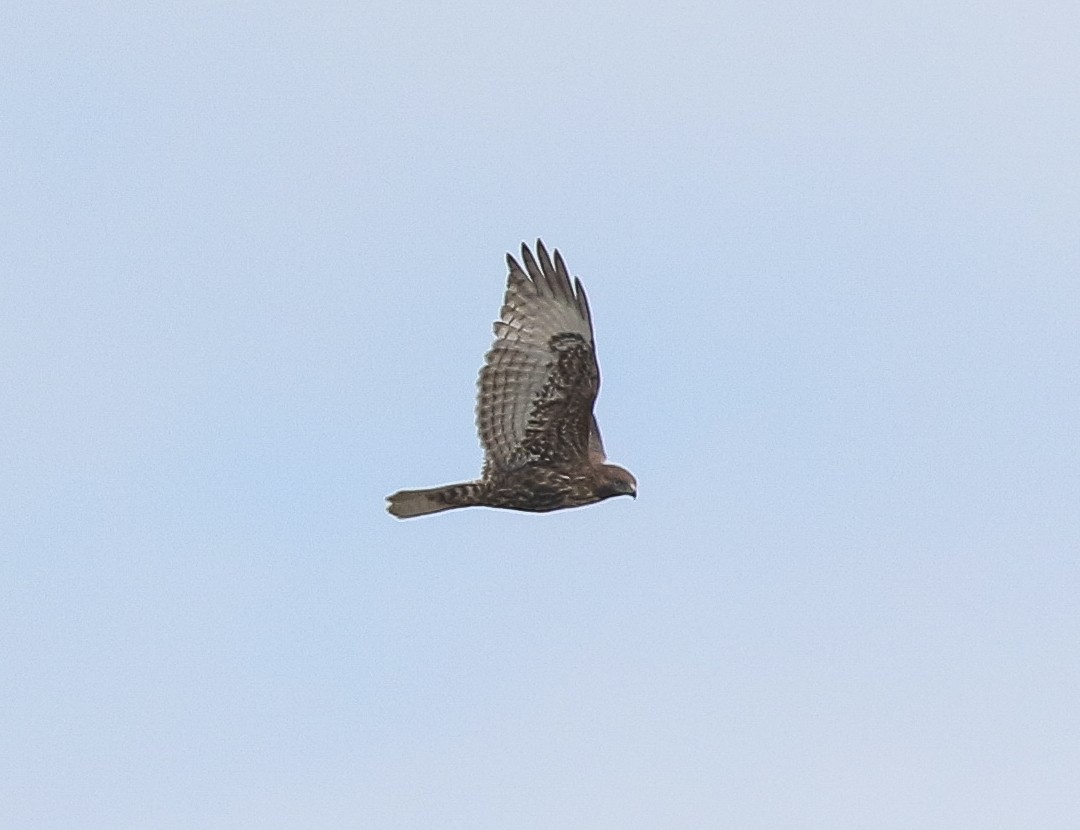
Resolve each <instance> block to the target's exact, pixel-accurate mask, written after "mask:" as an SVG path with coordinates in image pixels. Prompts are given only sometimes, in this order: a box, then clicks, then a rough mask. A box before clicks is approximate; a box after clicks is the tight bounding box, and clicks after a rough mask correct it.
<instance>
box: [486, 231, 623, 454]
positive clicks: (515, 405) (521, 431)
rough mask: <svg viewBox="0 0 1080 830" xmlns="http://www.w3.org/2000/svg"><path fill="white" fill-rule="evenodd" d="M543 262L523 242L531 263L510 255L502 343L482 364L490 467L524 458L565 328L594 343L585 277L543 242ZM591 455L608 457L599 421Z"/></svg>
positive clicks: (499, 328) (499, 327)
mask: <svg viewBox="0 0 1080 830" xmlns="http://www.w3.org/2000/svg"><path fill="white" fill-rule="evenodd" d="M536 253H537V257H538V258H539V263H538V262H537V260H536V259H534V258H533V256H532V254H531V253H530V252H529V249H528V248H527V247H525V246H524V245H523V246H522V259H523V261H524V263H525V269H526V270H523V269H522V268H521V266H519V265H518V263H517V262H516V261H515V260H514V259H513V257H511V256H509V255H508V256H507V263H508V265H509V268H510V274H509V277H508V278H507V286H506V297H505V300H504V302H503V307H502V312H501V314H500V319H499V320H498V321H496V323H495V326H494V329H495V342H494V344H493V345H492V347H491V350H490V351H489V352H488V353H487V357H486V360H485V365H484V367H483V368H482V369H481V370H480V378H479V381H478V385H479V396H478V400H477V406H476V425H477V431H478V432H479V434H480V443H481V444H482V445H483V447H484V454H485V470H487V469H489V468H491V467H492V466H495V467H499V468H510V467H514V466H516V465H517V464H519V463H521V462H522V461H523V460H525V459H522V458H521V457H520V450H521V445H522V441H523V440H524V438H525V432H526V427H527V425H528V422H529V415H530V412H531V410H532V406H533V403H534V401H535V399H536V397H537V395H538V394H539V393H540V391H541V390H542V389H543V388H544V386H545V384H546V383H547V381H548V379H549V375H550V373H551V370H552V368H553V367H554V365H555V362H556V360H557V358H558V352H556V351H555V350H554V349H553V348H552V346H551V339H552V337H554V336H555V335H557V334H577V335H580V336H581V338H582V339H583V340H584V341H585V343H586V344H588V345H589V346H590V347H591V346H593V331H592V322H591V319H590V315H589V304H588V300H587V299H586V297H585V290H584V289H583V288H582V286H581V282H580V280H576V279H575V280H574V283H573V285H571V282H570V276H569V273H568V272H567V270H566V265H565V263H564V262H563V260H562V257H561V256H560V255H559V252H558V251H556V252H555V260H554V262H552V260H551V258H550V257H549V256H548V253H547V251H546V250H545V248H544V246H543V243H541V242H540V241H539V240H537V243H536ZM591 432H592V434H591V435H590V441H589V454H590V456H593V457H595V455H594V453H595V452H599V453H600V456H601V457H602V456H603V446H602V444H601V442H600V433H599V430H598V429H597V428H596V420H595V418H594V419H593V421H592V430H591Z"/></svg>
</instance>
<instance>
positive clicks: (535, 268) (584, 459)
mask: <svg viewBox="0 0 1080 830" xmlns="http://www.w3.org/2000/svg"><path fill="white" fill-rule="evenodd" d="M536 254H537V257H538V259H539V262H537V259H534V258H533V255H532V253H531V252H530V251H529V249H528V248H527V247H526V246H525V245H522V246H521V255H522V261H523V262H524V263H525V268H524V269H523V268H522V267H521V266H520V265H519V264H518V263H517V261H516V260H515V259H514V258H513V257H512V256H510V255H509V254H508V255H507V257H506V259H507V265H508V266H509V268H510V274H509V277H508V278H507V286H506V299H505V301H504V303H503V307H502V314H501V315H500V319H499V321H497V322H496V323H495V343H494V344H493V345H492V348H491V350H490V351H489V352H488V354H487V358H486V360H485V363H484V367H483V368H482V369H481V370H480V381H479V387H480V388H479V396H478V399H477V405H476V423H477V430H478V431H479V433H480V442H481V444H483V447H484V470H483V474H482V476H481V478H480V479H479V480H478V481H471V482H465V483H461V484H448V485H445V486H442V487H433V488H430V489H426V490H402V491H399V492H397V493H394V494H393V495H392V496H389V497H388V501H389V505H388V507H387V509H388V510H389V511H390V512H391V513H392V514H393V515H395V516H397V517H398V518H402V519H404V518H409V517H412V516H422V515H425V514H427V513H438V512H440V511H443V510H451V509H453V508H456V507H473V506H486V507H502V508H507V509H510V510H525V511H530V512H536V513H543V512H547V511H550V510H561V509H563V508H567V507H580V506H582V505H586V504H593V503H595V502H598V501H602V500H603V499H607V498H611V497H612V496H619V495H629V496H636V494H637V482H636V481H635V480H634V477H633V476H632V475H631V474H630V473H629V472H628V471H627V470H624V469H623V468H622V467H617V466H615V465H613V464H607V463H605V458H604V447H603V442H602V441H601V438H600V430H599V427H598V426H597V424H596V418H595V417H594V416H593V404H594V403H595V401H596V395H597V393H598V391H599V389H600V370H599V367H598V365H597V362H596V350H595V346H594V343H593V331H592V320H591V317H590V314H589V304H588V300H587V299H586V298H585V290H584V289H583V288H582V286H581V282H580V281H579V280H574V283H573V284H571V281H570V275H569V272H568V271H567V270H566V264H565V263H564V262H563V260H562V257H561V256H560V255H559V252H558V251H556V252H555V259H554V261H552V259H551V257H549V256H548V253H547V250H546V249H545V248H544V245H543V243H541V242H540V241H539V240H537V242H536Z"/></svg>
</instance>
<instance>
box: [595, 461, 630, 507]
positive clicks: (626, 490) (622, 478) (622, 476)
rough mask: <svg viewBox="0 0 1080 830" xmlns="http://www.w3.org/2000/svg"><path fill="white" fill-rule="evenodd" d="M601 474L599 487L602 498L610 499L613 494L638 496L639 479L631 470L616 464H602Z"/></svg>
mask: <svg viewBox="0 0 1080 830" xmlns="http://www.w3.org/2000/svg"><path fill="white" fill-rule="evenodd" d="M600 474H601V475H600V482H599V487H598V488H597V490H598V492H599V495H600V498H602V499H609V498H611V497H612V496H631V497H632V498H635V499H636V498H637V479H636V478H634V476H633V474H632V473H631V472H630V471H629V470H624V469H623V468H622V467H618V466H616V465H614V464H602V465H601V466H600Z"/></svg>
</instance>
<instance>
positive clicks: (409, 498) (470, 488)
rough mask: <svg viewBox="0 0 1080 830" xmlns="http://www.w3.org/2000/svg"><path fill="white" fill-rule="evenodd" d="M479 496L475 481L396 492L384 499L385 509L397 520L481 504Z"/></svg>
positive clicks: (479, 488) (479, 486)
mask: <svg viewBox="0 0 1080 830" xmlns="http://www.w3.org/2000/svg"><path fill="white" fill-rule="evenodd" d="M480 496H481V485H480V484H479V483H478V482H475V481H471V482H468V483H467V484H445V485H443V486H442V487H429V488H428V489H426V490H398V492H396V493H394V494H393V495H392V496H387V497H386V500H387V501H388V502H389V504H388V505H386V509H387V510H389V511H390V513H391V514H392V515H394V516H396V517H397V518H399V519H411V518H412V517H413V516H426V515H428V514H429V513H441V512H442V511H444V510H453V509H454V508H455V507H472V506H475V505H480V504H483V503H484V502H483V500H482V499H481V498H480Z"/></svg>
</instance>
